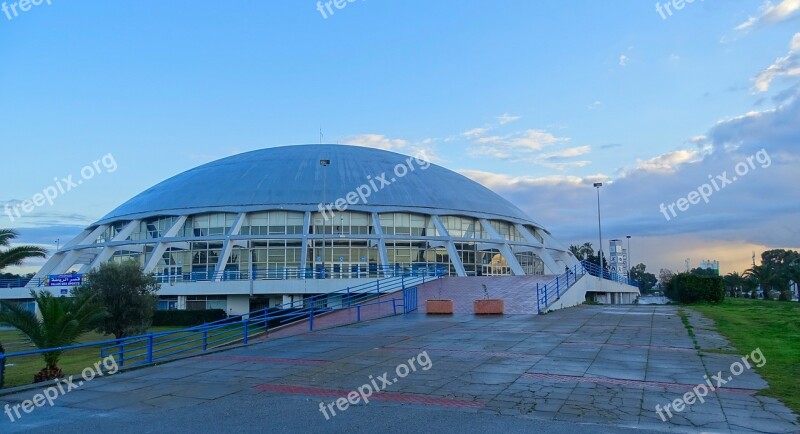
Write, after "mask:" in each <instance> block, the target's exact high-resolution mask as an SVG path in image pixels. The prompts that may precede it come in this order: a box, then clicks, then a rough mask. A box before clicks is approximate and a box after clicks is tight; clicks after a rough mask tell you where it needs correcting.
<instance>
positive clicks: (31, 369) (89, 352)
mask: <svg viewBox="0 0 800 434" xmlns="http://www.w3.org/2000/svg"><path fill="white" fill-rule="evenodd" d="M184 328H185V327H175V326H159V327H152V328H151V329H150V330H149V332H150V333H159V332H166V331H173V330H182V329H184ZM241 330H242V328H241V326H239V325H231V326H227V327H224V328H221V329H218V330H215V331H212V332H210V333H209V336H208V342H209V348H211V347H212V346H214V345H215V344H214V342H215V341H222V342H224V341H227V340H230V339H234V338H235V337H236V336H238V335H240V334H241ZM259 331H262V332H263V327H261V328H258V327H255V326H251V330H249V333H248V334H249V335H250V336H253V335H254V334H257V333H258V332H259ZM110 339H114V336H113V335H103V334H100V333H96V332H89V333H85V334H84V335H83V336H81V338H80V339H79V342H78V343H79V344H83V343H91V342H98V341H106V340H110ZM167 340H169V341H170V342H166V343H162V344H161V345H158V344H159V342H164V341H167ZM201 340H202V334H201V333H176V334H173V335H169V336H165V337H161V338H156V339H155V342H154V343H155V344H156V345H155V347H156V349H157V350H159V349H160V353H156V355H163V354H167V353H172V352H176V351H181V350H190V351H186V352H184V353H182V354H191V353H193V352H199V351H200V348H199V346H200V345H201ZM0 342H2V343H3V346H4V347H5V349H6V352H7V353H17V352H22V351H31V350H35V349H36V347H35V346H34V345H33V344H31V343H30V341H29V340H28V338H27V337H26V336H25V335H23V334H22V333H20V332H19V331H17V330H2V331H0ZM133 345H134V346H135V347H137V348H139V347H143V346H144V345H146V343H145V342H142V343H135V344H133ZM104 346H108V345H104ZM167 347H170V348H167ZM129 349H131V348H129ZM134 352H135V353H139V354H144V353H145V350H144V349H143V348H142V349H141V350H136V351H134ZM129 357H131V356H130V355H127V352H126V358H129ZM100 360H101V358H100V346H96V347H86V348H80V349H74V350H70V351H67V352H64V353H63V354H62V355H61V361H60V362H59V367H60V368H61V369H62V370H63V371H64V374H65V375H74V374H80V373H81V372H82V371H83V370H84V369H85V368H88V367H92V366H94V364H95V363H97V362H98V361H100ZM141 360H142V358H139V359H136V361H137V362H138V361H141ZM43 367H44V360H43V359H42V356H41V355H40V354H35V355H30V356H21V357H13V358H10V359H8V360H6V368H5V375H4V381H5V384H4V387H6V388H8V387H15V386H23V385H26V384H30V383H31V382H32V381H33V375H34V374H35V373H37V372H39V370H41V369H42V368H43Z"/></svg>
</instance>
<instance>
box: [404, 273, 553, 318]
mask: <svg viewBox="0 0 800 434" xmlns="http://www.w3.org/2000/svg"><path fill="white" fill-rule="evenodd" d="M555 278H556V276H554V275H544V276H485V277H445V278H443V279H439V280H436V281H433V282H429V283H426V284H424V285H419V286H418V289H419V293H418V299H419V310H418V312H420V313H426V312H425V300H431V299H439V298H442V299H448V300H453V310H454V312H453V313H456V314H472V313H474V311H473V306H472V303H473V301H475V300H482V299H484V298H486V296H485V293H484V291H483V286H482V285H486V288H487V290H488V291H489V298H501V299H503V300H505V313H507V314H528V315H532V314H533V315H535V314H536V284H537V283H538V284H539V285H544V284H546V283H547V282H550V281H551V280H553V279H555Z"/></svg>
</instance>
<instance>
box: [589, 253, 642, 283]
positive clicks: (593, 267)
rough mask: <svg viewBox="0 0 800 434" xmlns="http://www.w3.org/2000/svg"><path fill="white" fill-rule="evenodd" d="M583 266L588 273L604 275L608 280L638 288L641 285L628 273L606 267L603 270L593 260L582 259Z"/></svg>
mask: <svg viewBox="0 0 800 434" xmlns="http://www.w3.org/2000/svg"><path fill="white" fill-rule="evenodd" d="M581 266H582V267H583V269H584V270H586V272H587V273H589V274H590V275H592V276H595V277H602V278H603V279H606V280H612V281H614V282H617V283H622V284H625V285H631V286H635V287H637V288H638V287H639V283H638V282H636V281H635V280H632V279H629V278H628V276H627V275H625V274H619V273H617V272H616V271H610V270H607V269H605V268H604V269H602V270H601V269H600V266H599V265H597V264H595V263H593V262H588V261H586V260H583V261H581Z"/></svg>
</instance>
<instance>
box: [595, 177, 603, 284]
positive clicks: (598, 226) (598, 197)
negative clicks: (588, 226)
mask: <svg viewBox="0 0 800 434" xmlns="http://www.w3.org/2000/svg"><path fill="white" fill-rule="evenodd" d="M602 186H603V183H602V182H595V183H594V188H596V189H597V233H598V234H599V235H600V254H599V255H598V256H599V258H600V259H599V262H600V277H601V278H602V277H603V227H602V226H601V225H600V187H602Z"/></svg>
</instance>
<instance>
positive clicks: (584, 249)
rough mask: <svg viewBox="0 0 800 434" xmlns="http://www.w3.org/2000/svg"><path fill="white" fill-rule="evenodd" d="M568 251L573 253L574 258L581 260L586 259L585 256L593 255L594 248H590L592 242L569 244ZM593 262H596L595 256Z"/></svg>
mask: <svg viewBox="0 0 800 434" xmlns="http://www.w3.org/2000/svg"><path fill="white" fill-rule="evenodd" d="M569 251H570V252H572V254H573V255H575V258H576V259H577V260H579V261H583V260H585V259H587V257H589V256H592V255H594V248H592V243H583V244H581V245H580V246H576V245H574V244H573V245H571V246H569ZM594 263H595V264H596V263H597V258H595V261H594Z"/></svg>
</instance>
